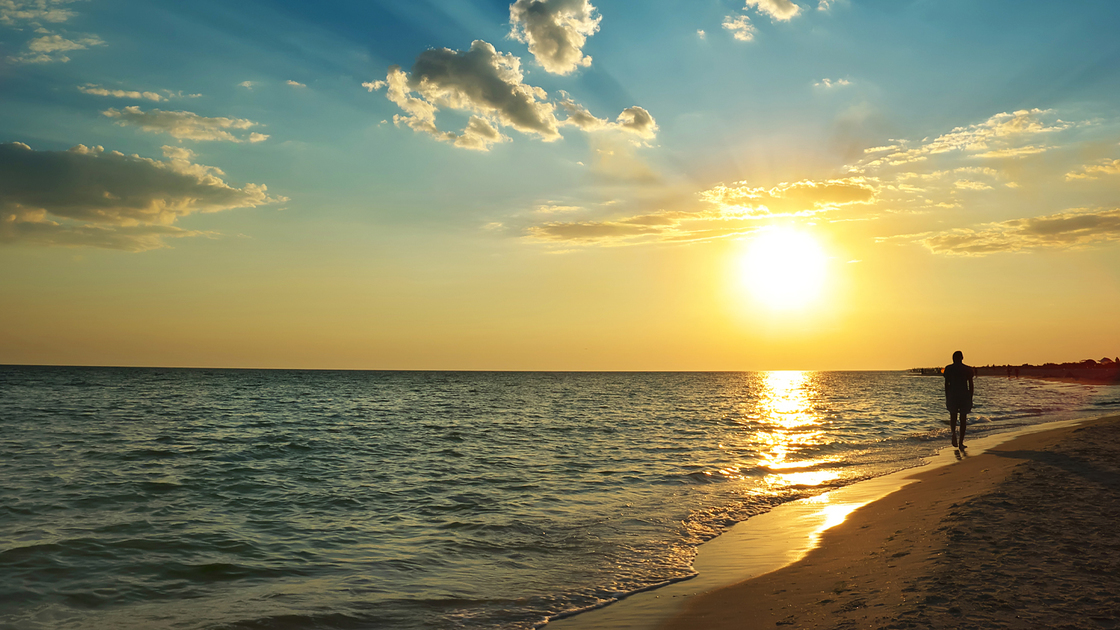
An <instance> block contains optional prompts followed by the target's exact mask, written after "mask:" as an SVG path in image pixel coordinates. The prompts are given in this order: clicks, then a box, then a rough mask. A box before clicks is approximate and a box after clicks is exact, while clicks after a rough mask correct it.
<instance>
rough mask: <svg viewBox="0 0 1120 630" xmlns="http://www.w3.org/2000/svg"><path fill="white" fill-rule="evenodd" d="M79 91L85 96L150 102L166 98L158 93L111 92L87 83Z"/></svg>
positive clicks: (79, 87)
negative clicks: (91, 95)
mask: <svg viewBox="0 0 1120 630" xmlns="http://www.w3.org/2000/svg"><path fill="white" fill-rule="evenodd" d="M78 89H79V90H81V91H82V92H83V93H85V94H93V95H95V96H112V97H115V98H132V99H147V100H149V101H156V102H159V101H165V100H167V98H166V97H164V96H161V95H159V94H157V93H156V92H140V91H137V90H110V89H108V88H103V87H101V86H100V85H94V84H92V83H87V84H85V85H79V86H78Z"/></svg>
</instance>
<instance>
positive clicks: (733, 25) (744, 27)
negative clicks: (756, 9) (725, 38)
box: [723, 15, 755, 42]
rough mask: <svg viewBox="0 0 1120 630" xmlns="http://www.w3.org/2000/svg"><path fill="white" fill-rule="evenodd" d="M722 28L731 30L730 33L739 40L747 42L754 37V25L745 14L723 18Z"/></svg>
mask: <svg viewBox="0 0 1120 630" xmlns="http://www.w3.org/2000/svg"><path fill="white" fill-rule="evenodd" d="M723 28H725V29H727V30H729V31H731V35H732V36H733V37H734V38H735V39H737V40H739V41H741V42H749V41H751V40H752V39H754V33H755V28H754V25H753V24H751V19H750V18H749V17H747V16H745V15H734V16H732V15H729V16H727V17H725V18H723Z"/></svg>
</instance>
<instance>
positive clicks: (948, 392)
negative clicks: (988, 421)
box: [944, 350, 974, 450]
mask: <svg viewBox="0 0 1120 630" xmlns="http://www.w3.org/2000/svg"><path fill="white" fill-rule="evenodd" d="M944 374H945V407H946V408H948V409H949V426H951V427H952V428H953V446H956V447H957V448H959V449H961V450H964V448H965V445H964V432H965V431H966V430H967V429H968V412H970V411H972V392H973V389H974V385H973V383H972V368H970V367H969V366H967V365H965V364H964V353H963V352H961V351H960V350H957V351H956V352H954V353H953V362H952V363H950V364H949V365H946V366H945V371H944ZM957 416H960V419H961V437H960V439H958V438H957Z"/></svg>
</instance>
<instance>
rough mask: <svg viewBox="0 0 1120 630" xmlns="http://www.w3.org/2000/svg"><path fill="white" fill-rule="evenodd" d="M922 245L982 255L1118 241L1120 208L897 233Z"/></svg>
mask: <svg viewBox="0 0 1120 630" xmlns="http://www.w3.org/2000/svg"><path fill="white" fill-rule="evenodd" d="M896 238H899V239H904V240H911V241H915V242H918V243H920V244H922V245H924V246H925V247H926V248H927V249H929V250H930V251H931V252H933V253H936V254H953V255H964V256H984V255H987V254H994V253H1000V252H1016V251H1027V250H1035V249H1043V248H1074V247H1082V246H1085V245H1089V244H1093V243H1102V242H1114V241H1120V208H1113V209H1109V210H1086V209H1072V210H1066V211H1064V212H1059V213H1057V214H1051V215H1046V216H1040V217H1032V218H1029V219H1013V220H1011V221H1002V222H999V223H988V224H984V225H982V226H981V227H980V228H979V229H975V230H974V229H955V230H949V231H946V232H940V233H936V234H932V235H929V234H918V235H908V236H902V237H896Z"/></svg>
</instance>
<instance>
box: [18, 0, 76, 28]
mask: <svg viewBox="0 0 1120 630" xmlns="http://www.w3.org/2000/svg"><path fill="white" fill-rule="evenodd" d="M73 1H74V0H0V24H5V25H9V26H16V25H18V24H19V23H21V22H31V23H38V22H53V23H61V22H65V21H67V20H69V19H70V18H72V17H74V15H75V13H74V12H73V11H71V10H69V9H66V8H63V6H62V5H64V4H69V3H71V2H73Z"/></svg>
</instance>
